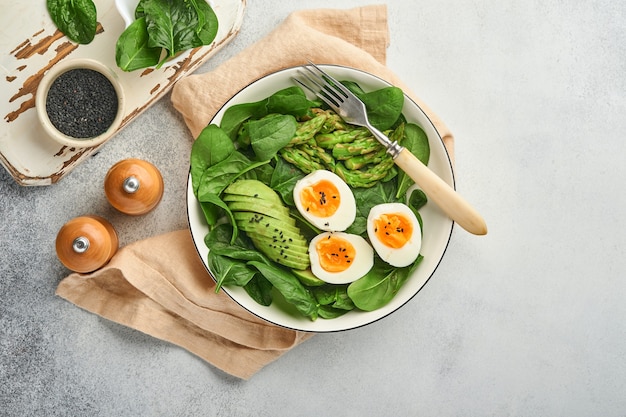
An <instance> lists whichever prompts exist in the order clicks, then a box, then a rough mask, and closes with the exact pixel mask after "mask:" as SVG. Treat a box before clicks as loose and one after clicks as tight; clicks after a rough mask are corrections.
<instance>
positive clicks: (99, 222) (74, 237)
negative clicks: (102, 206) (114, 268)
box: [56, 216, 119, 273]
mask: <svg viewBox="0 0 626 417" xmlns="http://www.w3.org/2000/svg"><path fill="white" fill-rule="evenodd" d="M118 247H119V240H118V237H117V233H116V232H115V229H114V228H113V226H112V225H111V223H109V222H108V221H107V220H105V219H104V218H102V217H100V216H81V217H75V218H73V219H72V220H70V221H68V222H67V223H65V224H64V225H63V226H62V227H61V229H60V230H59V233H58V234H57V238H56V252H57V256H58V258H59V260H60V261H61V263H62V264H63V265H65V266H66V267H67V268H69V269H71V270H72V271H75V272H80V273H87V272H93V271H95V270H96V269H99V268H100V267H102V266H104V265H105V264H106V263H107V262H109V261H110V260H111V258H112V257H113V255H115V252H117V249H118Z"/></svg>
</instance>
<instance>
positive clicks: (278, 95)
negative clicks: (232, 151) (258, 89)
mask: <svg viewBox="0 0 626 417" xmlns="http://www.w3.org/2000/svg"><path fill="white" fill-rule="evenodd" d="M315 104H316V103H315V102H312V101H310V100H308V99H307V98H306V95H305V94H304V91H302V89H301V88H300V87H288V88H285V89H282V90H279V91H277V92H275V93H274V94H272V95H271V96H269V97H267V98H265V99H263V100H259V101H255V102H253V103H241V104H235V105H234V106H231V107H229V108H228V109H226V111H225V112H224V115H223V116H222V121H221V123H220V127H221V128H222V129H224V131H225V132H226V134H227V135H228V137H230V138H231V139H232V140H235V139H236V137H237V133H238V132H239V129H240V128H241V125H242V124H243V123H244V122H245V121H246V120H248V119H260V118H262V117H264V116H267V115H268V114H271V113H278V114H288V115H292V116H295V117H298V116H302V115H304V114H306V112H307V111H308V110H309V109H310V108H311V106H312V105H315Z"/></svg>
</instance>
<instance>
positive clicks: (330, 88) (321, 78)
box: [293, 62, 349, 109]
mask: <svg viewBox="0 0 626 417" xmlns="http://www.w3.org/2000/svg"><path fill="white" fill-rule="evenodd" d="M302 69H303V70H306V72H305V71H302V70H300V71H299V73H300V76H301V77H302V78H304V79H306V80H307V81H308V84H307V83H305V82H303V81H302V80H299V79H297V78H294V79H293V80H294V81H295V82H297V83H298V84H300V85H301V86H302V87H304V88H305V89H307V90H308V91H310V92H311V93H313V94H315V96H316V97H318V98H319V99H321V100H322V101H323V102H324V103H326V104H328V105H329V106H330V107H331V108H333V109H336V108H337V107H339V106H340V105H341V103H343V102H344V100H345V99H346V98H348V94H349V91H346V90H347V89H346V88H345V87H344V86H343V85H341V83H340V82H339V81H337V80H336V79H334V78H333V77H331V76H330V75H328V74H327V73H326V72H325V71H323V70H322V69H321V68H320V67H318V66H317V65H315V64H313V63H312V62H309V65H305V66H303V67H302ZM312 86H314V87H312Z"/></svg>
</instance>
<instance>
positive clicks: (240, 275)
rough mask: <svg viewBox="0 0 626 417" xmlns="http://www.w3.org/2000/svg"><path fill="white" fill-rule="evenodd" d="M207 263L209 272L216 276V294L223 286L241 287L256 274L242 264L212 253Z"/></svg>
mask: <svg viewBox="0 0 626 417" xmlns="http://www.w3.org/2000/svg"><path fill="white" fill-rule="evenodd" d="M207 263H208V265H209V270H210V271H211V272H212V273H213V274H214V275H215V276H216V282H217V285H216V287H215V292H218V291H219V290H220V288H222V286H223V285H236V286H238V287H243V286H244V285H246V284H248V282H250V280H251V279H252V278H253V277H254V275H255V274H256V273H257V271H256V270H254V269H253V268H250V267H249V266H247V265H246V264H245V263H244V262H238V261H233V260H232V259H231V258H228V257H226V256H222V255H217V254H216V253H214V252H209V254H208V256H207Z"/></svg>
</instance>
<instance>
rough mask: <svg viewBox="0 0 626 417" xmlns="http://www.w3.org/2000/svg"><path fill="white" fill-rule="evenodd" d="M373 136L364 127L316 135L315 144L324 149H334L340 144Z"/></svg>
mask: <svg viewBox="0 0 626 417" xmlns="http://www.w3.org/2000/svg"><path fill="white" fill-rule="evenodd" d="M369 135H371V133H370V132H369V130H367V129H366V128H364V127H356V128H354V129H351V130H335V131H333V132H330V133H319V134H317V135H315V142H317V145H318V146H320V147H322V148H324V149H332V148H333V147H334V146H335V145H336V144H338V143H347V142H353V141H355V140H356V139H360V138H364V137H367V136H369Z"/></svg>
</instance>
